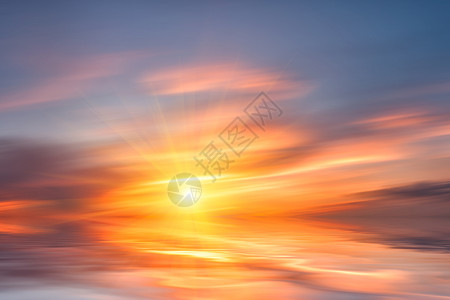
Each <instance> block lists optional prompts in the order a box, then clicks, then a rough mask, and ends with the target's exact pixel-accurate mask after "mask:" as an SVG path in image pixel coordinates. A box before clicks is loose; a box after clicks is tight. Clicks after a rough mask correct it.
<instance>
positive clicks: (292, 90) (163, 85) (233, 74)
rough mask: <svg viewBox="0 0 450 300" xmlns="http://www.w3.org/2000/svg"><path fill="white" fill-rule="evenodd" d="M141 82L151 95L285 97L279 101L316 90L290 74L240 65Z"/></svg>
mask: <svg viewBox="0 0 450 300" xmlns="http://www.w3.org/2000/svg"><path fill="white" fill-rule="evenodd" d="M141 82H142V84H143V85H144V86H145V88H146V89H148V92H149V93H151V94H160V95H175V94H186V93H193V92H205V91H223V92H227V91H233V92H241V93H242V92H247V93H251V94H254V93H256V92H259V91H269V92H272V93H275V92H276V93H280V94H282V95H283V97H280V96H278V97H277V98H278V99H280V98H285V97H293V96H301V95H305V94H307V93H309V92H310V91H311V90H312V88H313V86H312V85H311V84H310V83H309V82H304V81H298V80H294V79H292V78H291V77H290V76H289V74H286V73H280V72H274V71H271V70H267V69H261V68H251V67H248V66H245V65H243V64H236V63H229V64H228V63H211V64H205V63H203V64H198V65H188V66H182V67H173V68H169V69H163V70H159V71H152V72H149V73H148V74H146V75H145V76H143V78H142V79H141Z"/></svg>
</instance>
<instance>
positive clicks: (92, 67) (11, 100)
mask: <svg viewBox="0 0 450 300" xmlns="http://www.w3.org/2000/svg"><path fill="white" fill-rule="evenodd" d="M141 56H142V54H139V53H135V52H127V53H114V54H102V55H96V56H91V57H87V58H82V59H79V58H78V59H72V60H67V59H65V60H64V59H62V58H61V57H57V58H54V59H48V58H47V59H43V60H44V62H42V61H39V59H40V58H37V59H36V60H37V61H32V62H29V61H28V62H25V64H26V65H27V67H29V68H31V69H33V68H34V69H36V68H38V69H40V68H41V69H42V70H45V68H47V69H51V70H52V74H51V75H50V76H47V77H46V79H45V80H41V81H40V82H39V83H37V84H35V85H32V86H30V87H28V88H25V89H22V90H16V91H13V92H11V93H9V94H6V95H3V96H2V101H1V102H0V110H7V109H17V108H20V107H23V106H29V105H34V104H39V103H46V102H53V101H59V100H65V99H68V98H71V97H77V96H80V95H82V94H83V93H85V92H86V91H89V90H91V89H92V87H93V84H94V83H95V80H97V79H101V78H107V77H110V76H113V75H117V74H119V73H120V72H121V70H122V69H123V67H124V66H125V65H126V64H127V63H129V62H130V61H134V60H136V59H138V58H139V57H141ZM46 65H47V67H46ZM43 72H44V71H43Z"/></svg>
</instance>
